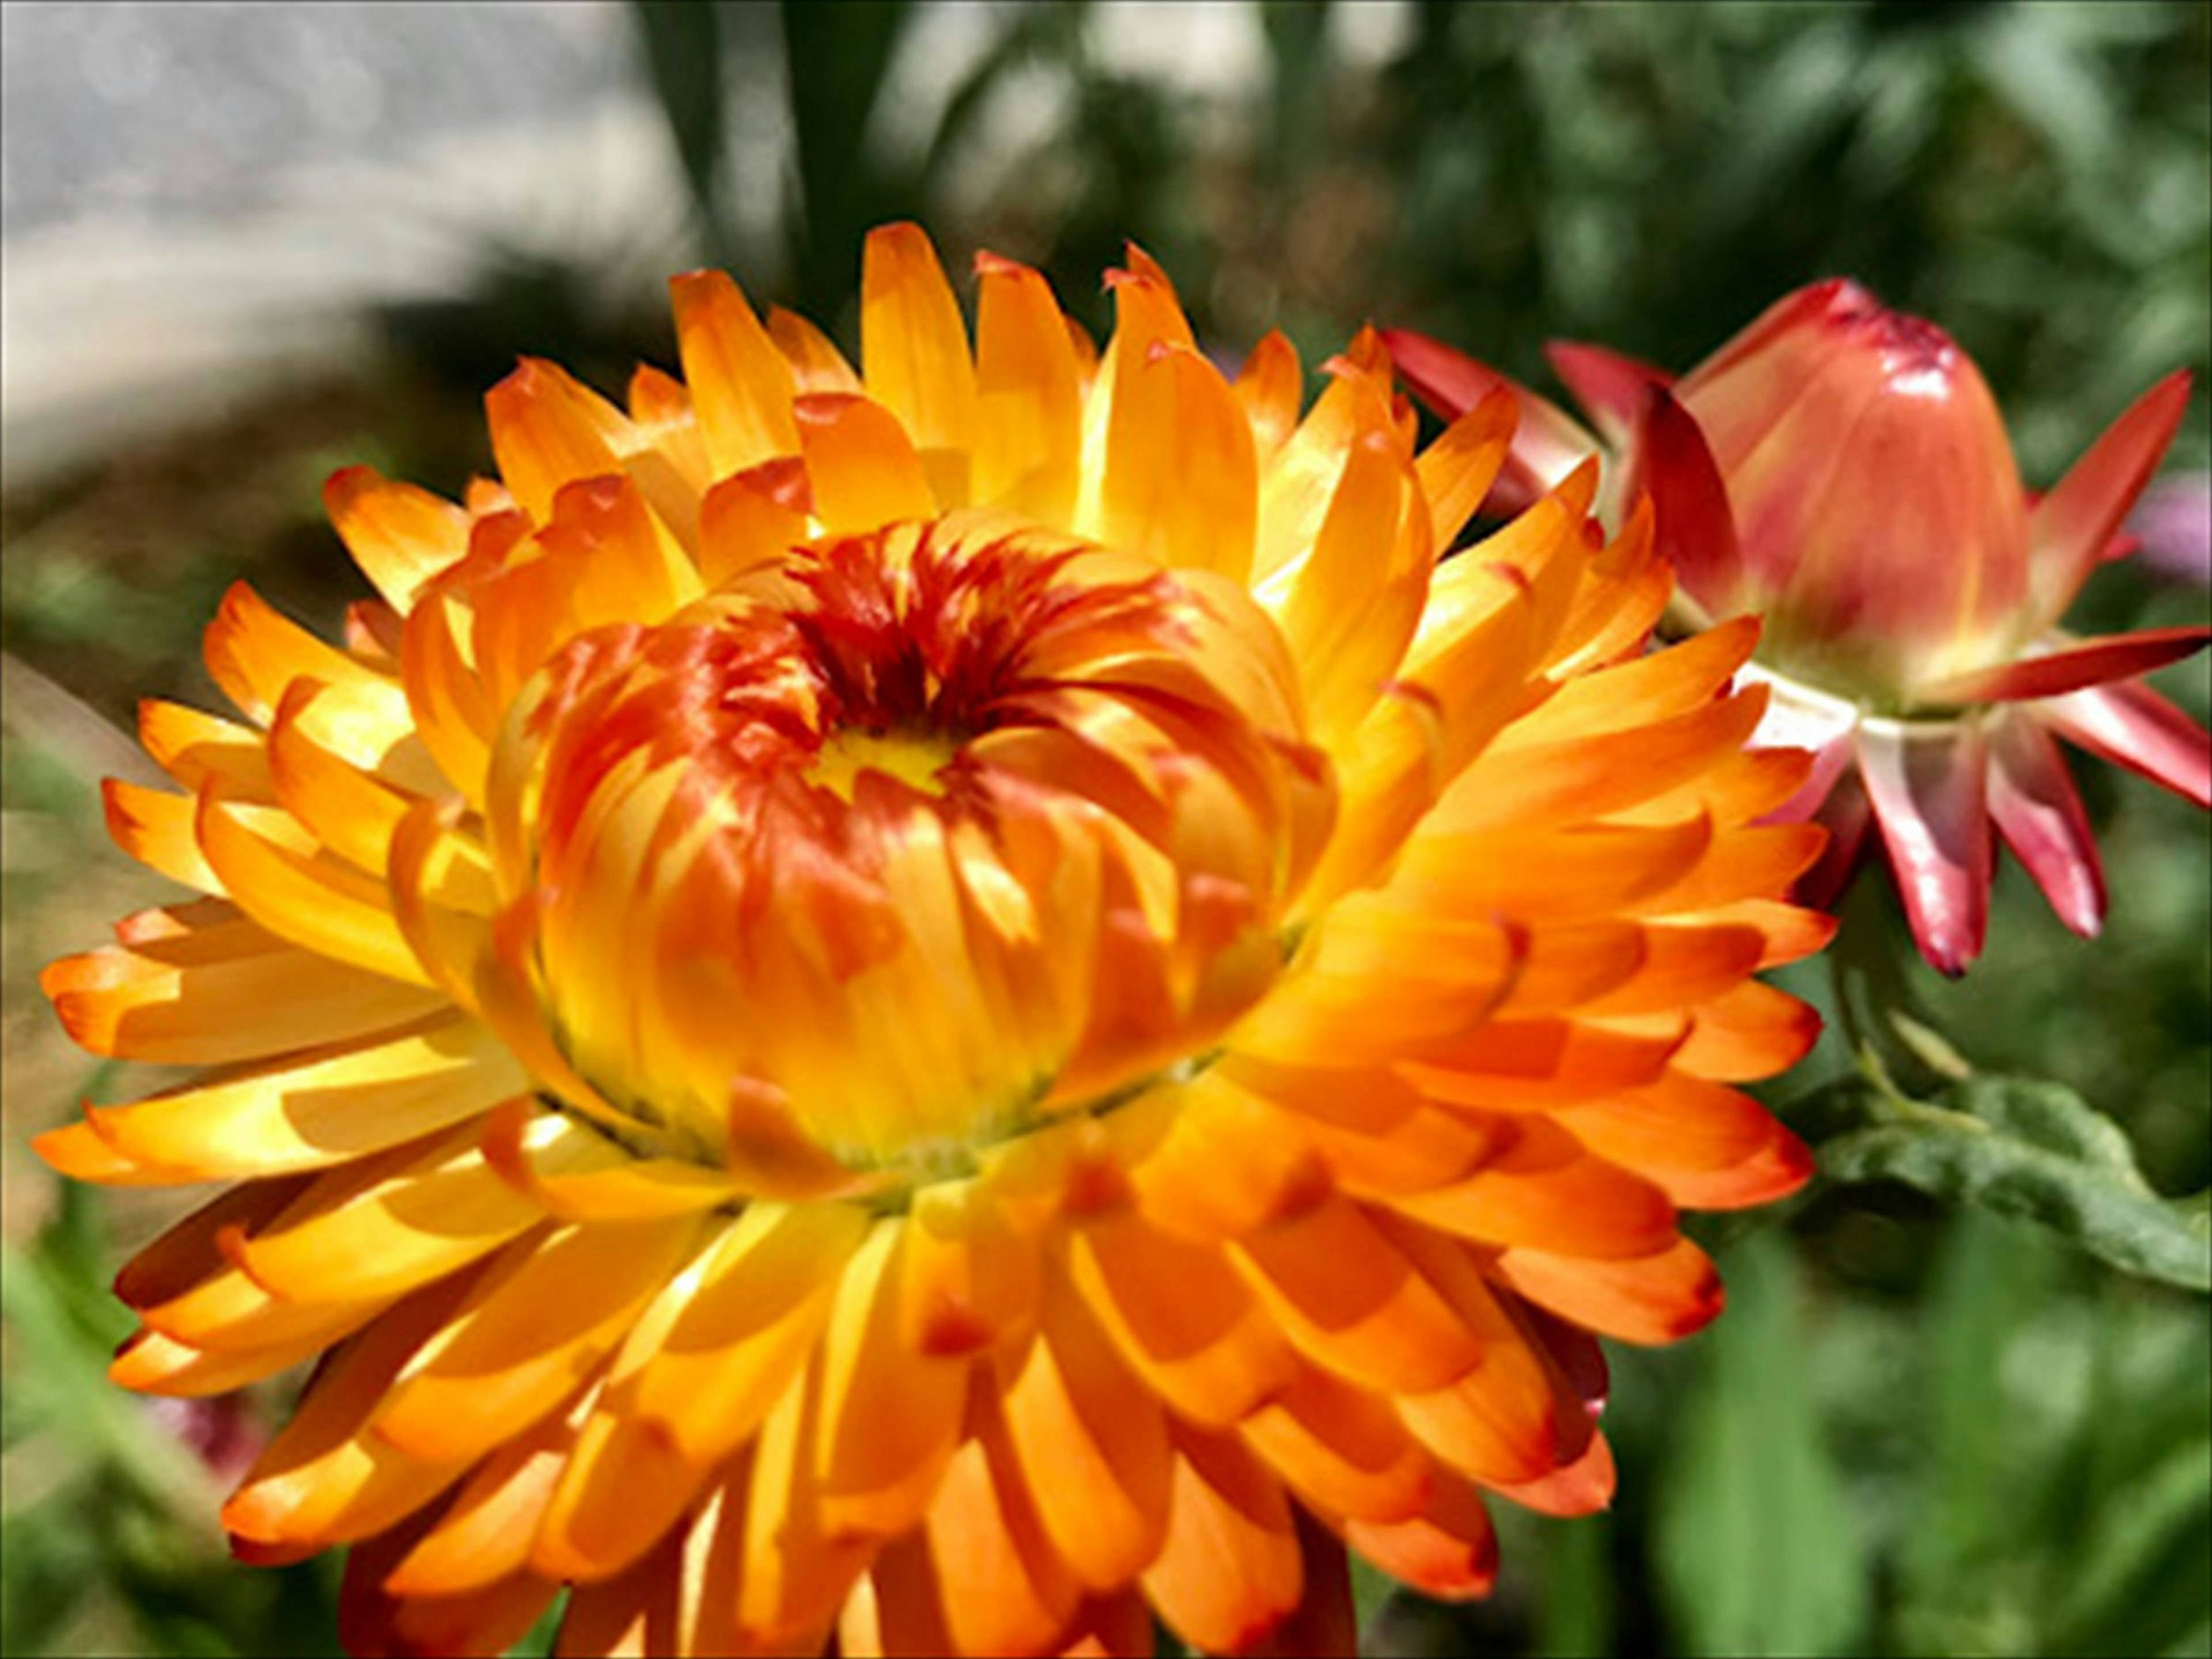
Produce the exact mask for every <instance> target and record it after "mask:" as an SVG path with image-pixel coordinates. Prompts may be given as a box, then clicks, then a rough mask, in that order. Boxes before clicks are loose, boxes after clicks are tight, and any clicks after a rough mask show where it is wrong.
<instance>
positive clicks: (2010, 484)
mask: <svg viewBox="0 0 2212 1659" xmlns="http://www.w3.org/2000/svg"><path fill="white" fill-rule="evenodd" d="M1674 398H1675V399H1676V401H1678V402H1679V403H1680V404H1681V405H1682V407H1683V408H1684V409H1685V410H1687V411H1688V412H1689V413H1690V415H1691V416H1692V417H1693V418H1694V419H1695V420H1696V422H1697V423H1698V426H1699V428H1700V429H1701V430H1702V431H1703V433H1704V435H1705V441H1706V443H1707V445H1708V446H1709V447H1711V452H1712V456H1713V459H1714V462H1715V463H1716V465H1717V466H1718V468H1719V471H1720V475H1721V478H1722V481H1723V483H1724V484H1725V486H1726V488H1727V491H1728V498H1729V505H1730V507H1731V509H1732V511H1733V514H1734V518H1735V533H1736V538H1737V543H1738V546H1739V548H1740V550H1741V560H1742V565H1741V580H1740V581H1739V582H1738V583H1737V584H1736V585H1735V586H1737V589H1738V591H1737V592H1733V593H1728V594H1722V593H1713V592H1698V591H1697V590H1696V588H1694V587H1692V598H1693V599H1698V600H1699V602H1700V603H1701V604H1702V605H1705V608H1706V609H1707V610H1709V611H1714V612H1716V613H1718V614H1726V613H1727V612H1729V611H1733V610H1738V609H1751V610H1760V611H1765V613H1766V627H1767V633H1766V636H1765V652H1764V653H1762V654H1763V655H1765V656H1766V657H1768V658H1769V659H1771V660H1774V661H1777V662H1781V661H1789V662H1793V663H1796V664H1800V665H1802V666H1803V667H1805V668H1806V669H1808V670H1809V671H1812V672H1813V673H1814V677H1815V678H1819V679H1820V680H1822V681H1823V682H1826V684H1830V685H1832V687H1834V688H1835V689H1837V690H1852V691H1860V692H1864V693H1867V694H1869V695H1870V696H1874V697H1875V698H1876V699H1877V700H1883V701H1887V700H1889V699H1893V698H1899V699H1901V698H1903V697H1905V696H1909V695H1910V692H1911V688H1912V687H1913V686H1915V685H1916V684H1918V683H1921V682H1923V681H1930V680H1935V679H1937V678H1944V677H1948V676H1949V675H1952V674H1955V673H1958V672H1961V671H1965V670H1966V669H1969V668H1977V667H1981V666H1984V665H1986V664H1989V663H1991V662H1996V661H2000V660H2002V659H2005V658H2007V657H2008V656H2010V655H2011V654H2012V652H2013V650H2014V649H2015V647H2017V645H2018V644H2019V643H2020V641H2018V640H2017V639H2015V637H2014V635H2015V627H2014V624H2015V621H2016V619H2018V618H2020V617H2021V612H2022V608H2023V606H2024V605H2025V602H2026V601H2027V597H2028V571H2027V545H2028V526H2027V501H2026V497H2025V495H2024V493H2023V492H2022V490H2021V482H2020V474H2019V471H2017V469H2016V468H2015V466H2014V465H2013V458H2012V446H2011V444H2010V443H2009V442H2008V441H2007V439H2006V436H2005V429H2004V422H2003V421H2002V418H2001V417H2000V416H1999V415H1998V413H1997V408H1996V402H1995V400H1994V399H1992V398H1991V397H1990V390H1989V387H1988V386H1986V385H1985V384H1984V382H1983V380H1982V377H1981V374H1980V373H1979V372H1978V370H1977V369H1976V368H1974V365H1973V363H1972V362H1971V361H1970V360H1969V359H1968V358H1967V356H1966V353H1964V352H1963V351H1961V350H1960V349H1959V348H1958V346H1957V345H1956V344H1954V343H1953V341H1952V340H1951V337H1949V336H1948V335H1947V334H1945V333H1944V332H1943V331H1942V330H1941V329H1939V328H1937V327H1936V326H1935V325H1933V324H1931V323H1925V322H1923V321H1921V320H1920V319H1918V318H1917V317H1907V316H1905V315H1903V314H1901V313H1898V312H1893V311H1890V310H1887V309H1886V308H1884V307H1882V306H1881V305H1880V304H1879V303H1877V302H1876V301H1875V299H1874V297H1873V296H1872V295H1869V294H1868V293H1867V291H1866V290H1865V289H1862V288H1860V287H1859V286H1858V285H1857V283H1848V282H1842V281H1836V282H1828V283H1820V284H1818V285H1817V286H1814V287H1812V288H1808V289H1801V290H1800V291H1799V292H1797V293H1796V294H1794V295H1790V297H1789V298H1787V299H1785V300H1783V301H1780V302H1779V303H1778V304H1777V305H1775V306H1773V307H1770V308H1769V309H1768V311H1767V312H1766V313H1765V315H1763V316H1761V317H1760V318H1759V319H1758V320H1757V321H1756V322H1754V323H1753V324H1752V325H1751V326H1750V327H1749V328H1747V329H1746V330H1745V331H1743V332H1742V333H1741V334H1740V335H1738V336H1737V337H1735V339H1734V340H1732V341H1730V342H1729V343H1728V344H1727V345H1725V346H1723V347H1722V348H1721V349H1720V350H1719V351H1718V352H1717V353H1716V354H1715V355H1714V356H1711V357H1710V358H1708V359H1707V360H1706V361H1705V362H1704V363H1703V364H1701V365H1700V366H1699V368H1696V369H1695V370H1693V371H1692V373H1691V374H1688V375H1687V376H1686V377H1685V378H1684V379H1683V380H1681V381H1680V383H1679V384H1678V385H1677V386H1675V387H1674Z"/></svg>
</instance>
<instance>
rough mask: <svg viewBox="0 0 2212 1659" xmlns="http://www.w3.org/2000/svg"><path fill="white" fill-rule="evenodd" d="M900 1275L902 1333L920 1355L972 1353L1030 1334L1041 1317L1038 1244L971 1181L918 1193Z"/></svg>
mask: <svg viewBox="0 0 2212 1659" xmlns="http://www.w3.org/2000/svg"><path fill="white" fill-rule="evenodd" d="M900 1277H901V1282H900V1285H899V1290H898V1297H899V1325H900V1331H901V1334H902V1337H903V1339H904V1340H905V1342H906V1344H907V1346H908V1347H910V1348H912V1349H913V1350H914V1352H916V1353H919V1354H924V1355H932V1356H945V1355H952V1354H961V1353H972V1352H975V1351H976V1350H977V1349H979V1348H984V1347H988V1346H991V1345H992V1344H993V1343H994V1342H997V1341H1000V1340H1005V1339H1006V1338H1007V1337H1009V1336H1012V1335H1014V1334H1018V1333H1021V1332H1024V1331H1026V1330H1027V1329H1028V1328H1030V1324H1031V1322H1033V1321H1034V1320H1035V1319H1036V1303H1037V1291H1038V1285H1039V1284H1040V1282H1041V1279H1042V1273H1041V1267H1040V1263H1039V1261H1038V1254H1037V1247H1036V1243H1035V1242H1034V1241H1032V1240H1030V1239H1029V1238H1026V1237H1022V1236H1021V1235H1019V1234H1018V1233H1016V1232H1015V1231H1014V1230H1013V1229H1012V1227H1011V1226H1010V1225H1008V1224H1007V1222H1006V1218H1005V1217H1004V1216H1003V1215H1001V1214H1000V1212H999V1210H998V1206H996V1205H995V1204H994V1203H992V1202H991V1201H990V1200H989V1199H988V1198H987V1197H985V1196H983V1195H981V1194H979V1193H978V1192H977V1191H976V1190H975V1185H974V1183H972V1182H938V1183H936V1184H935V1185H933V1186H929V1187H925V1188H921V1190H920V1191H918V1192H917V1193H915V1195H914V1200H913V1202H912V1204H911V1206H909V1208H908V1212H907V1227H906V1242H905V1249H904V1250H903V1252H902V1255H901V1266H900Z"/></svg>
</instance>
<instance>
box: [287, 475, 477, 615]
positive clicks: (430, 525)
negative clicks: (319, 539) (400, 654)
mask: <svg viewBox="0 0 2212 1659" xmlns="http://www.w3.org/2000/svg"><path fill="white" fill-rule="evenodd" d="M323 510H324V511H325V512H326V513H329V514H330V518H331V524H332V525H333V526H336V527H337V532H338V539H339V540H341V541H343V543H344V544H346V551H347V552H349V553H350V554H352V555H353V561H354V562H355V563H356V564H357V565H359V566H360V567H361V571H362V574H363V575H365V576H367V577H368V579H369V580H370V581H371V582H373V583H374V584H375V586H376V591H377V592H380V593H381V594H383V595H384V597H385V599H386V600H388V601H389V602H390V603H391V605H392V609H393V610H395V611H398V612H399V613H400V614H401V615H402V616H404V615H405V614H406V613H407V612H408V611H409V610H410V608H412V606H413V605H414V603H415V595H416V593H417V592H420V591H421V589H422V584H423V583H424V582H426V581H428V580H430V578H431V577H433V576H435V575H436V574H438V573H439V572H440V571H441V570H443V569H445V568H447V566H448V565H451V564H454V563H457V562H459V560H460V558H461V556H463V555H464V554H465V553H466V552H467V551H468V544H469V520H468V514H466V513H464V512H463V511H462V510H461V509H460V508H459V507H456V506H454V505H453V503H452V502H451V501H446V500H444V499H443V498H441V497H440V496H436V495H432V494H430V492H429V491H428V490H427V489H416V487H415V486H414V485H413V484H409V483H392V482H391V481H389V480H387V479H386V478H384V477H380V476H379V475H378V473H377V472H376V471H375V469H374V468H373V467H366V466H349V467H342V468H340V469H339V470H338V471H336V472H333V473H332V474H331V476H330V479H329V481H328V482H327V483H325V484H324V485H323Z"/></svg>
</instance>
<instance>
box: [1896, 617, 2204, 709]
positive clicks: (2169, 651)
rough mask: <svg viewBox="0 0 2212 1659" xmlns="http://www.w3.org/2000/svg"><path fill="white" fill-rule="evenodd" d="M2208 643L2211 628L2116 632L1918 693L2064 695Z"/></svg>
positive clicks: (1948, 699)
mask: <svg viewBox="0 0 2212 1659" xmlns="http://www.w3.org/2000/svg"><path fill="white" fill-rule="evenodd" d="M2207 645H2212V628H2147V629H2142V631H2141V632H2139V633H2135V634H2112V635H2106V637H2104V638H2102V639H2095V640H2083V641H2081V642H2080V643H2079V644H2075V645H2067V646H2062V647H2059V648H2058V649H2057V650H2056V651H2046V652H2045V653H2043V654H2042V655H2041V656H2039V657H2021V658H2017V659H2015V660H2014V661H2011V662H2008V663H1999V664H1997V665H1996V666H1995V667H1992V668H1977V669H1974V670H1972V671H1969V672H1967V673H1964V674H1954V675H1952V676H1951V677H1950V678H1948V679H1942V680H1938V681H1936V683H1935V684H1932V685H1923V686H1922V687H1920V688H1919V690H1918V691H1917V693H1916V695H1917V697H1918V698H1919V700H1920V701H1921V702H1929V703H1967V702H2024V701H2026V700H2027V699H2029V698H2033V697H2057V696H2063V695H2065V694H2066V693H2067V692H2069V691H2079V690H2081V689H2082V688H2083V687H2085V686H2091V685H2103V684H2106V683H2107V682H2108V681H2112V680H2125V679H2133V678H2135V677H2136V675H2138V674H2148V673H2149V672H2150V671H2151V670H2153V669H2154V668H2163V667H2165V666H2166V664H2168V663H2171V662H2179V661H2180V660H2181V659H2183V658H2184V657H2188V656H2193V655H2195V654H2196V653H2197V652H2199V651H2202V650H2203V648H2204V647H2206V646H2207Z"/></svg>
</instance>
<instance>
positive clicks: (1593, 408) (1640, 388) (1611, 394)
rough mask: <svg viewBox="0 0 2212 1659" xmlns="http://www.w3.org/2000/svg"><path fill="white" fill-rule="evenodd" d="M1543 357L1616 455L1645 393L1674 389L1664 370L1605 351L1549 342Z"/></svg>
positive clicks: (1602, 348) (1632, 425)
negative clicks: (1657, 387) (1647, 391)
mask: <svg viewBox="0 0 2212 1659" xmlns="http://www.w3.org/2000/svg"><path fill="white" fill-rule="evenodd" d="M1544 356H1546V357H1547V358H1548V359H1550V361H1551V364H1552V371H1553V373H1554V374H1557V375H1558V376H1559V379H1560V380H1563V381H1565V383H1566V388H1567V390H1568V391H1570V392H1573V393H1574V394H1575V401H1576V402H1577V403H1578V404H1581V405H1582V406H1583V412H1584V413H1585V414H1587V415H1588V416H1589V417H1590V423H1591V424H1592V425H1593V426H1595V427H1596V428H1597V431H1598V435H1599V436H1600V437H1601V438H1603V439H1604V440H1605V441H1606V442H1607V443H1609V444H1611V445H1612V446H1613V447H1614V448H1616V449H1619V448H1621V447H1624V446H1626V443H1627V442H1628V438H1629V435H1630V434H1631V433H1632V432H1633V431H1634V430H1635V429H1636V419H1637V416H1638V415H1639V414H1640V413H1641V412H1642V411H1643V408H1644V393H1645V392H1646V390H1647V389H1648V388H1650V387H1651V386H1661V387H1665V386H1672V385H1674V376H1673V375H1671V374H1668V373H1667V372H1666V371H1665V370H1664V369H1658V368H1652V366H1651V365H1650V364H1649V363H1643V362H1637V360H1636V359H1635V358H1633V357H1624V356H1621V355H1620V353H1619V352H1617V351H1607V349H1605V348H1604V347H1603V346H1594V345H1583V344H1579V343H1577V342H1575V341H1572V340H1553V342H1552V343H1550V344H1548V345H1547V346H1546V347H1545V348H1544Z"/></svg>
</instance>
